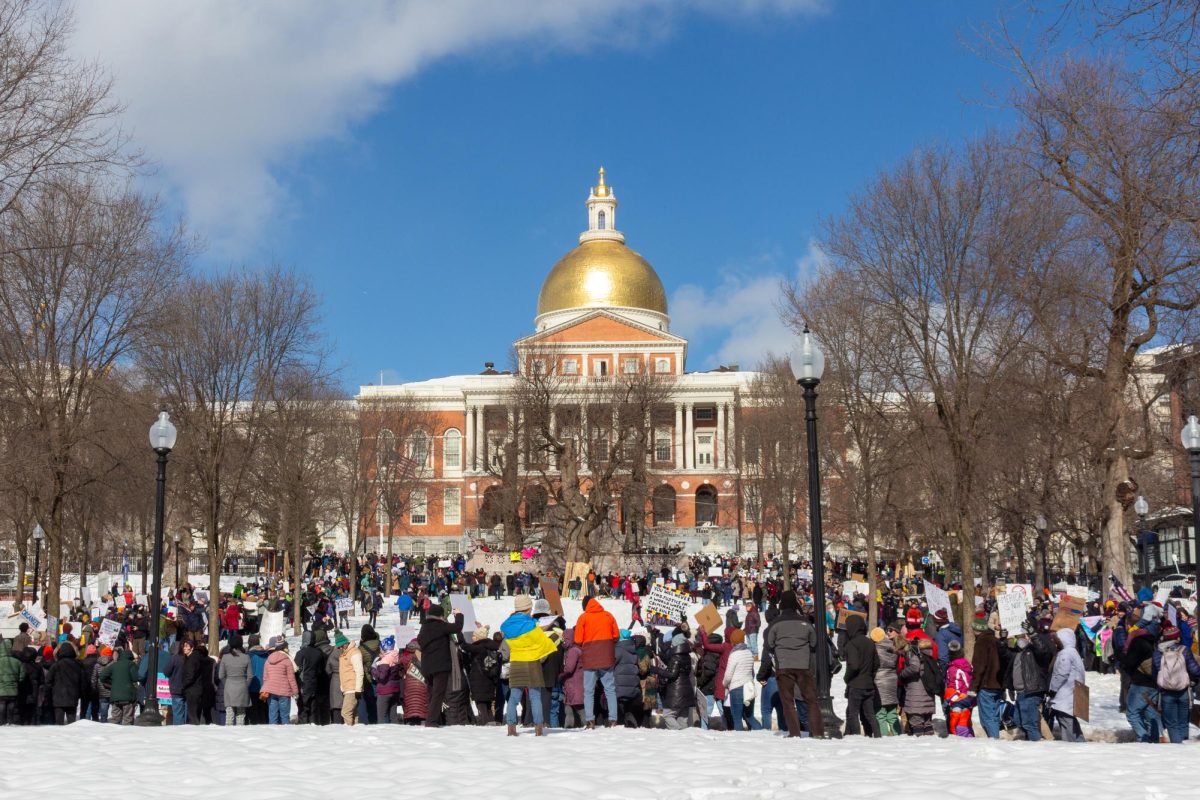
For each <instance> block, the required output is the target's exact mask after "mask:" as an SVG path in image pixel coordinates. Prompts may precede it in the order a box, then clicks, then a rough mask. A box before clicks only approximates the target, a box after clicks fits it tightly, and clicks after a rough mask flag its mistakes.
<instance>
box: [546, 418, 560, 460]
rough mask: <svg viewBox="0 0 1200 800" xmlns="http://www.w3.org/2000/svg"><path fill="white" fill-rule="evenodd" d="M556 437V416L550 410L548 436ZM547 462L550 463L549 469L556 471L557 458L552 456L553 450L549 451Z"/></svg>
mask: <svg viewBox="0 0 1200 800" xmlns="http://www.w3.org/2000/svg"><path fill="white" fill-rule="evenodd" d="M557 435H558V415H557V414H555V413H554V409H553V408H552V409H550V436H551V437H554V436H557ZM548 460H549V462H550V469H558V457H557V456H556V455H555V454H554V451H553V450H551V451H550V453H549V456H548Z"/></svg>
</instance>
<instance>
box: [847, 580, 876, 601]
mask: <svg viewBox="0 0 1200 800" xmlns="http://www.w3.org/2000/svg"><path fill="white" fill-rule="evenodd" d="M870 592H871V585H870V584H869V583H867V582H865V581H859V580H852V581H844V582H843V583H842V596H843V597H849V598H853V597H854V595H856V594H861V595H863V596H864V597H865V596H867V595H868V594H870Z"/></svg>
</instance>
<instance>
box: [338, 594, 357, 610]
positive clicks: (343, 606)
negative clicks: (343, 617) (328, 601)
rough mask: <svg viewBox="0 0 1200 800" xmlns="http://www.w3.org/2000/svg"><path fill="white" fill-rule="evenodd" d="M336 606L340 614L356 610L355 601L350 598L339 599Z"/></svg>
mask: <svg viewBox="0 0 1200 800" xmlns="http://www.w3.org/2000/svg"><path fill="white" fill-rule="evenodd" d="M334 606H335V607H336V608H337V610H338V611H339V612H342V611H345V612H350V611H353V610H354V601H353V600H352V599H350V598H349V597H339V598H338V599H337V600H336V601H335V603H334Z"/></svg>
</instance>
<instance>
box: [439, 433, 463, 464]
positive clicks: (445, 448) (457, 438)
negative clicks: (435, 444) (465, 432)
mask: <svg viewBox="0 0 1200 800" xmlns="http://www.w3.org/2000/svg"><path fill="white" fill-rule="evenodd" d="M442 468H443V469H462V434H461V433H459V432H458V431H457V430H455V429H454V428H451V429H450V430H448V431H446V432H445V434H443V435H442Z"/></svg>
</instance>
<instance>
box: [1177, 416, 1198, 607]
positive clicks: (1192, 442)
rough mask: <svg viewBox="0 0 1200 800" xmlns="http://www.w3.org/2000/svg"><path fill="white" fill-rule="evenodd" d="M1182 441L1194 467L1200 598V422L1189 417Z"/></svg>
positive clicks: (1194, 553)
mask: <svg viewBox="0 0 1200 800" xmlns="http://www.w3.org/2000/svg"><path fill="white" fill-rule="evenodd" d="M1180 439H1182V440H1183V449H1184V450H1187V451H1188V463H1189V464H1190V465H1191V467H1192V566H1193V569H1195V570H1196V573H1197V574H1196V586H1195V588H1194V589H1193V591H1194V592H1196V594H1197V597H1200V420H1197V419H1196V417H1195V416H1191V417H1188V421H1187V425H1184V426H1183V434H1182V435H1181V436H1180Z"/></svg>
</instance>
